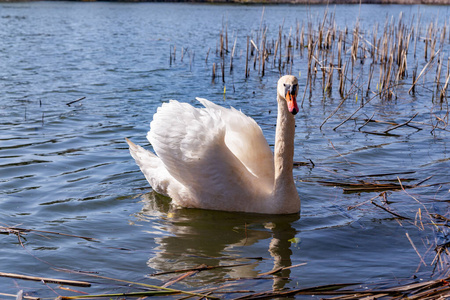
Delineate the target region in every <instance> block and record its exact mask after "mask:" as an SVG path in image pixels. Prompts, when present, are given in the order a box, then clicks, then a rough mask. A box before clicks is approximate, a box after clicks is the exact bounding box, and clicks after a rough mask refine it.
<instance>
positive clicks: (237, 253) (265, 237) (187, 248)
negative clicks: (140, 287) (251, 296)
mask: <svg viewBox="0 0 450 300" xmlns="http://www.w3.org/2000/svg"><path fill="white" fill-rule="evenodd" d="M141 202H142V204H143V207H142V210H141V211H140V212H139V213H137V215H136V218H137V219H138V220H139V221H151V222H152V226H151V229H148V230H146V231H148V232H149V233H151V234H152V235H153V236H156V237H155V238H154V241H155V244H156V245H157V246H156V247H155V248H154V249H153V252H152V254H151V257H150V258H149V260H148V262H147V265H148V266H149V267H150V268H152V269H153V270H154V271H153V272H152V273H155V272H170V271H175V270H181V269H190V268H195V267H198V266H199V265H202V264H206V265H208V266H220V265H233V264H242V263H248V265H244V266H237V267H233V268H216V269H213V270H207V271H202V272H199V273H197V274H196V275H195V276H193V277H190V278H188V279H184V280H183V281H182V282H183V284H187V285H189V286H192V287H200V286H204V285H206V284H213V283H214V284H217V283H218V282H219V283H220V282H222V280H224V279H236V278H254V277H257V276H258V274H260V273H264V272H268V271H271V270H274V269H277V268H280V267H289V266H291V265H292V262H291V255H292V250H291V247H292V239H293V238H295V236H296V234H297V231H296V229H295V228H293V226H292V224H293V223H294V222H295V221H297V220H298V219H299V214H291V215H262V214H248V213H231V212H220V211H211V210H200V209H177V208H173V207H172V206H171V204H170V199H169V198H166V197H164V196H162V195H159V194H157V193H155V192H150V193H147V194H144V195H143V196H142V201H141ZM268 253H269V255H267V254H268ZM256 257H261V258H262V259H257V258H256ZM290 272H291V271H290V270H289V269H288V270H283V271H282V272H279V273H277V274H276V275H275V276H274V277H273V278H274V279H273V288H276V289H280V288H283V287H284V285H285V284H286V283H287V282H288V281H287V280H286V279H285V278H287V277H289V275H290ZM180 274H181V273H177V274H170V275H167V276H168V277H167V276H159V277H157V278H160V279H163V280H167V279H169V278H171V277H175V276H178V275H180Z"/></svg>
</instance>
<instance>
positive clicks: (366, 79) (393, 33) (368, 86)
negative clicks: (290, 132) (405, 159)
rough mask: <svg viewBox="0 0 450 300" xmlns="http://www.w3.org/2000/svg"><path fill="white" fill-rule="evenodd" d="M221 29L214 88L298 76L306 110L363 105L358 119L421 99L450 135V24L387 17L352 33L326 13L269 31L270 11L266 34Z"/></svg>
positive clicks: (210, 65)
mask: <svg viewBox="0 0 450 300" xmlns="http://www.w3.org/2000/svg"><path fill="white" fill-rule="evenodd" d="M313 20H314V21H313ZM222 24H223V25H222V29H221V31H220V32H219V33H218V40H217V43H216V49H215V56H214V57H213V58H211V49H210V48H209V49H208V50H207V52H206V53H205V56H206V59H205V63H206V66H207V69H209V70H211V80H212V81H213V82H219V81H220V82H222V83H223V84H224V85H225V84H226V82H227V81H228V80H234V78H236V77H241V78H245V79H248V78H250V77H252V76H253V77H254V76H258V77H260V78H263V77H265V76H267V74H268V73H270V74H274V73H278V74H279V75H283V74H294V73H295V74H294V75H299V76H300V82H301V83H302V85H303V89H301V90H302V93H303V94H302V95H301V97H300V96H299V98H300V101H301V105H302V106H303V105H304V101H305V99H309V101H314V99H313V98H317V96H318V95H321V98H322V99H326V98H334V99H337V98H340V99H341V103H340V104H339V105H338V106H337V107H336V111H338V110H339V109H340V107H341V106H342V105H343V104H344V103H346V102H348V101H349V100H356V102H358V103H360V106H361V107H360V108H359V109H358V110H357V111H356V112H355V114H356V113H357V112H360V110H361V109H362V108H364V106H365V105H366V104H367V103H369V102H371V101H372V100H374V99H378V100H379V101H385V102H389V101H393V100H395V99H397V98H398V97H399V96H400V97H403V98H405V97H408V95H409V97H414V96H416V95H418V94H420V95H421V96H422V95H425V96H426V97H429V98H430V100H431V102H432V103H433V104H435V105H437V106H439V108H441V109H444V110H445V111H446V112H447V113H446V114H445V115H444V116H443V117H441V118H436V122H435V123H434V125H432V127H433V128H432V129H433V130H435V129H444V130H446V127H447V126H448V122H449V116H448V111H449V108H448V86H449V82H450V57H448V50H449V46H450V45H449V42H450V31H449V30H448V28H447V26H448V25H447V23H445V24H444V25H443V26H438V24H437V21H436V22H430V23H428V24H425V23H423V22H422V21H421V15H420V13H417V15H413V16H412V17H411V19H409V20H406V19H405V18H404V16H403V15H402V14H400V15H399V16H398V17H397V18H393V17H387V18H386V20H385V22H384V24H375V25H374V26H373V27H372V28H369V29H366V28H363V27H362V26H361V24H360V22H356V23H355V25H354V26H353V27H352V28H348V27H345V28H340V27H338V25H337V24H336V20H335V13H334V12H330V11H328V10H325V12H324V14H323V16H317V17H314V18H312V17H311V18H309V20H308V21H307V22H305V21H297V22H296V23H295V24H290V25H289V26H288V25H287V24H284V21H283V23H282V24H280V25H279V26H277V27H275V28H272V27H269V26H268V25H267V24H265V23H264V10H263V12H262V16H261V22H260V26H259V28H257V29H253V30H250V31H249V32H242V31H240V32H239V33H237V32H233V33H229V32H228V30H229V29H228V28H229V26H228V24H227V23H226V22H222ZM230 41H231V42H230ZM175 57H176V54H175V47H171V49H170V63H172V62H173V60H174V59H175ZM191 64H192V62H191ZM334 114H335V112H334V113H332V114H331V115H330V116H329V117H328V118H326V119H325V120H324V122H323V123H322V126H323V125H324V124H325V123H327V121H328V120H329V119H330V118H332V117H333V115H334ZM353 115H354V114H352V115H351V116H350V117H349V118H348V119H347V120H344V121H345V122H346V121H348V120H349V119H351V118H352V117H353ZM345 122H344V123H345ZM340 125H342V124H340ZM340 125H339V126H340ZM339 126H338V127H339ZM338 127H335V128H333V129H337V128H338Z"/></svg>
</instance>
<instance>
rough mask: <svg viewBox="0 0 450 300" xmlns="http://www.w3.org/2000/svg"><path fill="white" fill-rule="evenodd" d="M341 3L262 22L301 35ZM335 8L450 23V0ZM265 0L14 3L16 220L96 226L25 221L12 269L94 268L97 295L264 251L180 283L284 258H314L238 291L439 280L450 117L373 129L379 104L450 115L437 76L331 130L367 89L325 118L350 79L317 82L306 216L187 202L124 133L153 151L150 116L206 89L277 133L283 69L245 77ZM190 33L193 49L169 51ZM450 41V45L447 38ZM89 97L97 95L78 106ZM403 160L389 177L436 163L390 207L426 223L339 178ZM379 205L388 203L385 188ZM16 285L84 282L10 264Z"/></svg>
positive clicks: (5, 144) (9, 260)
mask: <svg viewBox="0 0 450 300" xmlns="http://www.w3.org/2000/svg"><path fill="white" fill-rule="evenodd" d="M326 9H327V8H326V7H325V6H311V7H306V6H288V5H282V6H268V7H266V8H265V9H264V21H263V23H264V24H266V25H267V26H268V28H269V34H270V35H271V36H272V37H275V39H276V36H277V34H278V28H279V26H280V25H281V24H284V25H283V26H284V28H285V33H286V34H288V32H289V31H288V29H289V28H291V27H292V28H293V30H294V31H295V24H296V21H298V20H305V22H306V21H307V20H315V19H319V20H320V19H321V18H322V17H323V14H324V11H325V10H326ZM329 9H330V10H331V11H335V12H336V22H337V25H338V26H339V27H340V28H345V26H348V27H349V28H353V26H354V25H355V23H356V18H357V16H358V15H359V14H360V20H361V24H362V27H363V28H365V30H367V31H370V30H371V29H372V28H373V26H374V24H375V23H378V24H381V25H380V26H382V24H384V23H385V21H386V18H387V19H388V20H390V18H391V17H394V18H397V17H398V16H399V14H400V12H403V14H404V16H403V17H404V18H405V19H406V20H410V19H411V17H412V15H415V14H417V13H418V12H420V13H421V22H423V24H429V22H430V21H431V20H436V22H437V23H436V24H438V25H439V26H442V24H444V22H445V21H446V20H447V21H448V17H449V15H450V14H449V7H447V6H420V7H419V6H398V5H389V6H378V5H370V6H365V5H363V6H362V7H361V9H360V8H359V6H352V5H343V6H337V7H335V8H334V7H330V8H329ZM262 11H263V8H262V7H261V6H232V5H199V4H155V3H133V4H131V3H130V4H128V3H70V2H36V3H34V2H33V3H3V4H0V27H1V28H2V30H0V61H1V68H0V87H1V88H0V90H1V91H2V95H1V97H0V118H1V124H0V158H1V160H0V222H1V225H2V226H17V227H21V228H28V229H35V230H44V231H52V232H58V233H65V234H70V235H75V236H83V237H89V238H93V239H95V241H90V240H86V239H83V238H79V237H73V236H64V235H56V234H50V233H40V232H27V233H26V234H23V235H21V237H20V239H18V238H17V237H16V236H15V235H14V234H12V233H11V234H9V235H7V234H5V235H2V236H1V247H0V260H1V268H0V271H3V272H10V273H18V274H26V275H32V276H42V277H53V278H66V279H72V280H83V281H89V282H92V287H90V288H80V287H73V289H75V290H78V291H83V292H87V293H92V294H95V293H110V292H129V291H136V290H137V288H136V287H134V288H131V287H128V286H127V284H126V283H123V282H117V281H111V280H107V279H100V278H96V277H92V276H90V275H92V274H94V275H95V274H97V275H101V276H106V277H113V278H118V279H122V280H128V281H138V282H145V283H150V284H157V285H161V284H162V283H163V282H164V280H166V279H168V278H169V277H170V276H168V275H165V276H157V277H150V278H148V277H147V275H148V274H152V273H156V272H164V271H170V270H175V269H185V268H191V267H195V266H198V265H200V264H203V263H204V264H207V265H212V266H215V265H232V264H237V263H248V265H245V266H240V267H235V268H220V269H215V270H211V271H203V272H200V273H199V274H197V275H196V276H194V277H191V278H188V279H185V280H184V281H182V282H180V283H178V284H176V285H174V287H177V288H180V289H192V288H197V287H205V286H206V287H213V286H218V285H220V284H223V283H224V281H223V280H224V279H229V278H238V277H256V276H257V275H258V274H259V273H262V272H267V271H270V270H272V269H273V268H275V267H279V266H281V267H285V266H290V265H297V264H303V263H305V265H302V266H299V267H296V268H293V269H291V270H285V271H283V272H282V274H281V275H280V276H276V277H275V278H273V279H268V280H247V281H244V282H241V285H238V287H236V288H235V289H250V290H256V291H264V290H270V289H272V288H273V287H274V288H300V287H310V286H316V285H321V284H330V283H340V282H361V283H365V284H366V283H372V282H375V283H380V282H384V281H393V282H394V283H397V280H398V282H402V280H403V279H408V278H412V276H413V275H417V276H418V277H419V278H420V279H422V280H426V279H429V278H431V277H436V276H439V274H440V273H441V272H442V267H441V266H440V267H439V268H437V269H436V270H434V266H433V264H432V262H433V258H434V255H435V252H434V251H433V249H434V247H435V246H436V239H437V238H441V240H439V241H441V242H442V241H443V242H445V241H446V239H445V236H444V235H443V234H442V233H439V232H438V231H437V229H436V228H435V227H433V226H431V225H429V219H426V213H425V210H426V209H428V210H429V212H430V213H439V214H442V215H445V214H446V213H447V211H448V207H447V203H446V201H448V200H449V193H448V189H449V186H448V184H443V185H439V184H438V183H445V182H449V181H450V180H449V179H450V176H449V172H448V169H449V145H448V141H449V139H448V137H449V135H448V131H443V130H436V131H434V132H431V127H430V126H428V125H416V126H419V127H420V128H422V130H420V131H418V130H416V129H414V128H401V129H398V130H397V131H395V132H393V133H396V135H392V136H380V135H373V134H367V133H362V132H359V131H358V127H360V126H361V125H362V124H363V123H364V122H363V121H361V120H362V119H363V118H364V115H363V114H366V115H367V116H370V115H371V114H372V113H373V112H375V113H376V115H375V116H376V117H375V118H376V119H379V120H384V121H397V122H404V121H407V120H408V119H409V118H411V117H412V116H413V115H414V114H415V113H418V116H417V117H416V118H415V120H416V121H419V122H423V123H427V124H430V123H431V122H432V121H433V120H434V116H435V115H439V116H445V112H446V111H448V110H446V108H445V107H443V108H440V107H439V105H436V104H434V103H433V102H432V101H431V97H430V94H429V93H427V91H426V89H422V90H421V92H418V93H417V94H416V96H415V97H411V96H409V95H408V94H407V92H406V91H403V92H402V93H401V94H399V96H398V98H397V99H396V100H395V101H391V102H383V101H379V100H374V101H373V103H371V105H370V106H368V107H367V108H366V109H364V110H363V111H362V113H361V114H358V115H357V116H359V120H358V121H356V122H355V121H349V122H347V123H346V124H344V126H342V127H340V128H339V129H338V130H332V129H333V127H335V126H336V125H337V124H339V123H340V122H341V121H343V120H344V119H345V118H346V117H347V116H348V115H350V114H351V113H352V112H353V111H354V110H355V109H356V108H358V107H359V104H360V103H359V102H357V101H348V102H346V103H345V104H344V106H343V107H342V109H341V110H340V111H339V112H338V114H337V115H336V116H334V117H333V118H331V119H330V120H329V121H328V122H327V123H326V124H325V125H324V127H323V128H322V130H319V126H320V124H321V123H322V121H323V120H324V119H325V118H326V117H327V116H328V115H329V114H330V113H331V112H332V111H333V110H334V109H335V108H336V106H337V105H338V104H339V102H340V98H339V96H338V95H337V93H336V91H334V92H333V94H332V95H331V97H325V98H324V97H323V95H322V93H321V92H320V91H317V90H316V91H314V94H313V97H312V98H309V97H306V99H305V103H304V106H303V109H302V110H301V112H300V113H299V114H298V115H297V116H296V124H297V128H296V153H295V158H294V159H295V160H296V161H305V162H308V161H309V160H311V161H313V162H314V167H312V166H311V165H309V166H302V167H297V168H296V169H295V171H294V175H295V177H296V179H297V181H296V182H297V187H298V190H299V193H300V195H301V198H302V212H301V217H300V215H294V216H261V215H251V214H234V213H223V212H213V211H202V210H193V209H192V210H189V209H178V210H177V209H173V208H171V207H170V201H169V200H168V199H165V198H161V197H160V196H158V195H155V194H154V193H152V191H151V188H150V187H149V186H148V184H147V182H146V180H145V179H144V176H143V175H142V174H141V173H140V171H139V169H138V167H137V166H136V165H135V163H134V161H133V159H132V158H131V157H130V155H129V153H128V150H127V147H126V143H125V141H124V138H125V137H128V138H130V139H132V140H133V141H134V142H136V143H139V144H141V145H144V146H146V147H150V146H149V145H148V142H147V141H146V140H145V135H146V132H147V130H148V124H149V122H150V120H151V119H152V115H153V114H154V112H155V111H156V108H157V107H158V106H159V105H160V104H161V103H162V102H164V101H167V100H169V99H172V98H174V99H178V100H181V101H186V102H190V103H193V104H195V100H194V98H195V97H196V96H201V97H205V98H208V99H210V100H213V101H215V102H217V103H219V104H222V105H225V106H229V105H233V106H234V107H236V108H238V109H241V110H242V111H243V112H244V113H246V114H248V115H250V116H252V117H254V118H255V120H257V122H258V123H260V124H261V126H262V128H263V130H264V134H265V135H266V136H267V139H268V141H269V143H270V144H273V139H274V124H275V118H276V115H275V113H274V110H275V108H276V106H275V82H276V80H277V78H278V73H277V72H274V71H270V72H268V73H267V74H266V76H264V77H260V76H258V74H257V71H255V70H253V69H251V71H250V77H249V78H248V79H247V80H245V77H244V71H243V70H244V69H243V65H244V64H245V51H246V45H245V42H244V41H245V40H246V36H247V35H248V34H251V32H252V31H253V32H255V31H257V30H258V28H259V27H260V24H261V15H262ZM194 12H195V13H194ZM283 20H284V23H283ZM447 23H448V22H447ZM222 24H227V26H228V32H229V36H230V37H229V39H230V41H229V44H232V43H233V42H234V37H235V36H237V37H238V43H237V48H236V57H235V65H236V67H235V70H234V71H233V73H232V74H231V75H230V73H229V71H228V70H227V72H226V82H225V84H223V83H222V81H221V79H220V76H219V78H216V80H215V81H214V82H212V81H211V69H212V63H213V62H216V63H218V65H220V58H219V57H217V55H216V53H215V50H216V47H217V44H218V41H219V39H218V37H219V34H220V32H221V30H222V28H223V27H222ZM174 47H175V52H176V57H175V60H174V61H172V63H170V51H172V52H173V51H174ZM182 48H183V53H184V54H183V60H181V56H182V55H181V49H182ZM208 49H210V51H209V58H208V61H207V62H206V61H205V59H206V56H207V53H208ZM442 55H443V57H444V59H446V58H447V57H448V48H444V49H443V52H442ZM226 64H227V66H228V57H227V62H226ZM305 64H306V63H305V62H304V61H301V60H300V59H296V61H295V62H294V65H293V71H292V73H293V74H299V72H301V74H303V75H301V76H300V83H301V88H300V93H302V91H303V90H304V88H305V84H306V78H305V74H306V71H305V69H306V66H305ZM424 64H425V62H421V65H420V66H423V65H424ZM444 65H445V64H444ZM420 66H419V70H420V69H421V67H420ZM218 70H220V68H218ZM218 73H220V72H218ZM408 80H410V79H408ZM427 80H432V76H431V75H430V77H427ZM224 86H226V92H225V96H224ZM405 89H406V90H407V89H408V87H406V88H405ZM81 97H86V98H85V99H84V100H81V101H79V102H76V103H74V104H72V105H70V106H68V105H66V103H68V102H71V101H74V100H77V99H79V98H81ZM195 105H196V104H195ZM366 128H367V131H383V130H385V129H386V128H388V127H387V126H386V125H383V124H369V125H368V126H367V127H366ZM387 173H394V174H393V175H385V176H381V175H379V176H375V177H373V178H374V180H377V181H380V180H388V179H389V180H392V181H394V182H395V181H396V180H397V176H398V177H399V178H400V179H401V180H402V182H403V183H404V184H414V183H417V182H419V181H421V180H424V179H425V178H427V177H428V176H430V175H433V177H432V178H431V179H429V180H428V181H427V182H426V183H428V184H436V185H432V186H428V187H420V188H416V189H412V190H408V193H406V192H404V191H388V192H387V199H388V200H389V201H390V203H391V204H389V206H388V207H389V208H390V209H391V210H393V211H395V212H396V213H398V214H400V215H403V216H407V217H409V218H411V220H398V219H396V218H394V216H393V215H392V214H389V213H387V212H385V211H384V210H382V209H380V208H378V207H376V206H375V205H372V204H371V203H370V201H368V200H370V199H372V198H374V197H376V196H377V195H378V194H379V192H373V193H368V192H362V193H344V192H343V188H342V187H341V186H333V185H325V184H324V183H322V181H329V182H330V181H333V182H358V180H361V178H362V179H364V180H369V179H370V177H367V175H375V174H387ZM375 201H376V203H377V204H379V205H383V204H382V201H381V198H375ZM358 204H360V205H359V206H357V207H356V208H355V209H351V210H348V207H350V206H354V205H358ZM419 209H420V210H419ZM420 215H422V216H423V223H425V225H424V226H423V228H422V227H421V224H420V219H419V218H418V217H419V216H420ZM415 219H416V223H415V222H414V220H415ZM2 232H4V231H2ZM406 233H408V235H409V237H410V238H411V240H412V241H413V243H414V245H415V247H416V248H417V251H418V252H419V254H420V255H421V256H422V257H423V259H424V262H425V264H426V265H424V264H422V263H421V261H420V258H419V256H418V254H417V253H416V251H415V250H414V248H413V246H412V245H411V243H410V241H409V240H408V238H407V235H406ZM444 233H445V232H444ZM249 257H251V258H249ZM255 257H260V258H262V259H252V258H255ZM246 258H247V259H246ZM61 269H65V270H66V272H63V271H62V270H61ZM67 270H71V271H72V272H67ZM444 270H445V266H444ZM433 271H434V272H433ZM0 287H1V290H0V292H3V293H10V294H15V293H17V292H18V291H19V290H24V292H25V293H27V294H28V295H34V296H39V297H47V298H51V297H56V296H57V294H61V295H77V293H75V292H72V291H67V290H63V289H60V288H59V286H58V285H55V284H48V286H47V285H44V284H42V283H40V282H31V281H21V280H13V279H10V278H0ZM2 297H3V296H2ZM228 297H232V296H228Z"/></svg>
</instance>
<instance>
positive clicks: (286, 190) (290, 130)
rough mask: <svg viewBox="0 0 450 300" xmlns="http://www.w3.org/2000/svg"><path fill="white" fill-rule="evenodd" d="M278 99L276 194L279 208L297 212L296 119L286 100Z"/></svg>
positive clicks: (298, 202) (275, 160)
mask: <svg viewBox="0 0 450 300" xmlns="http://www.w3.org/2000/svg"><path fill="white" fill-rule="evenodd" d="M278 97H280V96H278ZM277 100H278V117H277V129H276V133H275V153H274V163H275V186H274V196H275V198H277V199H278V200H277V203H278V205H279V207H278V209H280V210H282V211H284V212H285V213H289V212H297V211H298V210H299V207H300V199H299V196H298V193H297V189H296V187H295V183H294V178H293V175H292V169H293V164H294V136H295V119H294V116H293V115H292V114H291V113H290V112H289V110H288V107H287V104H286V101H285V100H284V99H277Z"/></svg>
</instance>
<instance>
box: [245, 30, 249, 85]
mask: <svg viewBox="0 0 450 300" xmlns="http://www.w3.org/2000/svg"><path fill="white" fill-rule="evenodd" d="M249 43H250V37H249V36H247V55H246V56H245V78H248V76H249V69H248V51H249Z"/></svg>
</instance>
